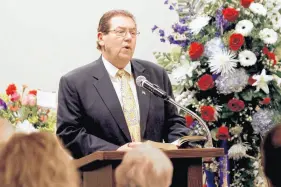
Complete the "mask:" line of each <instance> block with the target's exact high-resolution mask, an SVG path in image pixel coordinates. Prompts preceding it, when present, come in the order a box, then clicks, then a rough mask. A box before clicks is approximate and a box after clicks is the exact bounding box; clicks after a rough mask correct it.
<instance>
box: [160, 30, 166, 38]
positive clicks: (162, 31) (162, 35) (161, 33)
mask: <svg viewBox="0 0 281 187" xmlns="http://www.w3.org/2000/svg"><path fill="white" fill-rule="evenodd" d="M159 34H160V36H161V37H164V36H165V32H164V30H162V29H160V30H159Z"/></svg>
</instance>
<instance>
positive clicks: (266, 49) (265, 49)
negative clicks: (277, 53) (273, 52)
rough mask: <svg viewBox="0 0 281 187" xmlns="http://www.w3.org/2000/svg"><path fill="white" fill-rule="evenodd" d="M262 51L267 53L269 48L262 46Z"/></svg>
mask: <svg viewBox="0 0 281 187" xmlns="http://www.w3.org/2000/svg"><path fill="white" fill-rule="evenodd" d="M262 52H263V53H264V54H266V55H267V54H268V53H269V50H268V48H267V47H263V48H262Z"/></svg>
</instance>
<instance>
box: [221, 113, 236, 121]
mask: <svg viewBox="0 0 281 187" xmlns="http://www.w3.org/2000/svg"><path fill="white" fill-rule="evenodd" d="M233 114H234V112H232V111H226V112H223V113H222V114H221V116H220V118H221V119H226V118H230V117H231V116H232V115H233Z"/></svg>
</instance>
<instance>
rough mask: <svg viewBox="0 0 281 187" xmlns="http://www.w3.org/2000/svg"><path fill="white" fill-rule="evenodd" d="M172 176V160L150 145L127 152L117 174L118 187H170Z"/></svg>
mask: <svg viewBox="0 0 281 187" xmlns="http://www.w3.org/2000/svg"><path fill="white" fill-rule="evenodd" d="M172 175H173V166H172V163H171V161H170V159H169V158H168V157H167V156H166V155H165V154H164V153H163V152H162V151H161V150H159V149H156V148H153V147H151V146H148V145H140V146H138V147H136V148H134V149H132V150H130V151H129V152H127V153H126V154H125V156H124V158H123V160H122V163H121V164H120V165H119V166H118V167H117V169H116V172H115V177H116V184H117V187H169V186H170V185H171V183H172Z"/></svg>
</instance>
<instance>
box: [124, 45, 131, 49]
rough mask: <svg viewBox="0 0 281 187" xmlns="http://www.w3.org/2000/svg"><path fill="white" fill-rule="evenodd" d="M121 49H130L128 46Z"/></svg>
mask: <svg viewBox="0 0 281 187" xmlns="http://www.w3.org/2000/svg"><path fill="white" fill-rule="evenodd" d="M123 48H125V49H131V47H130V46H125V47H123Z"/></svg>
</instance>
